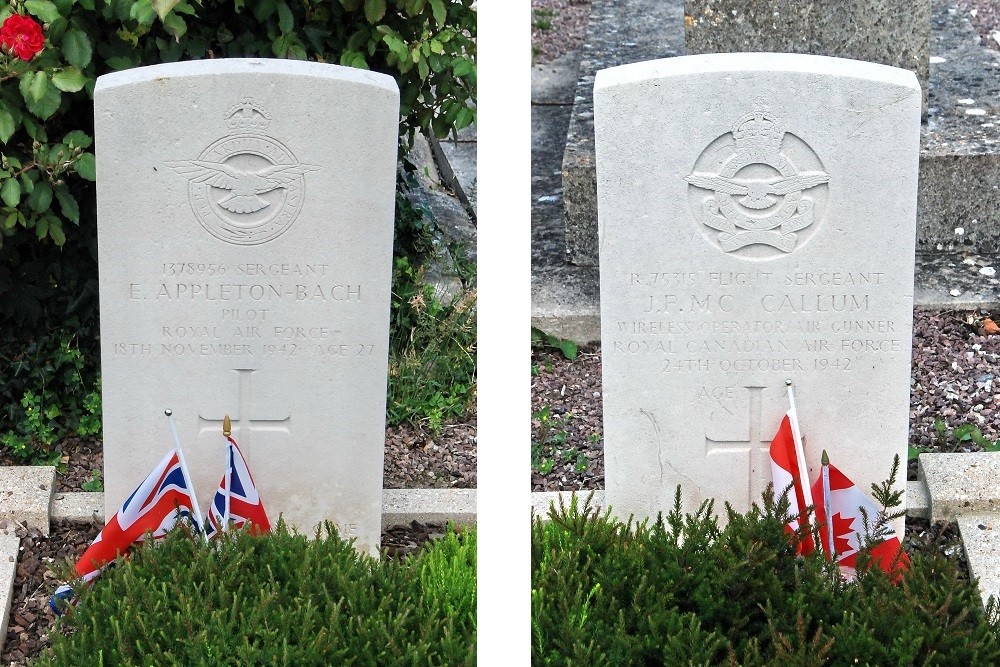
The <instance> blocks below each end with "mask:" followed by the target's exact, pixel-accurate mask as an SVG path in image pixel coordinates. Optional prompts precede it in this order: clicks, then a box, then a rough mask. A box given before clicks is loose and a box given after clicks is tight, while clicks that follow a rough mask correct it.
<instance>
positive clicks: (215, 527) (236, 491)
mask: <svg viewBox="0 0 1000 667" xmlns="http://www.w3.org/2000/svg"><path fill="white" fill-rule="evenodd" d="M226 440H228V441H229V443H228V445H227V447H228V448H229V469H228V470H227V471H226V472H225V474H223V475H222V481H221V482H219V490H218V491H216V492H215V497H214V498H213V499H212V506H211V507H210V508H209V509H208V517H207V519H206V520H205V523H206V524H207V525H206V526H205V534H206V535H208V537H210V538H211V537H214V536H215V535H217V534H218V533H220V532H223V531H224V530H225V526H226V525H227V524H226V519H227V516H228V522H229V525H231V526H232V527H234V528H239V527H241V526H244V525H246V524H250V530H251V532H254V533H267V532H270V530H271V524H270V522H269V521H268V520H267V513H266V512H265V511H264V504H263V503H262V502H261V500H260V494H259V493H257V486H256V485H255V484H254V481H253V476H252V475H251V474H250V470H249V468H247V462H246V459H244V458H243V452H241V451H240V447H239V445H237V444H236V441H235V440H233V439H232V438H230V437H228V436H227V437H226ZM227 489H228V492H227ZM227 502H228V503H229V511H228V512H227V511H226V503H227Z"/></svg>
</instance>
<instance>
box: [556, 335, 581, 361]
mask: <svg viewBox="0 0 1000 667" xmlns="http://www.w3.org/2000/svg"><path fill="white" fill-rule="evenodd" d="M559 349H560V350H562V353H563V356H564V357H566V358H567V359H569V360H570V361H573V360H574V359H576V356H577V355H578V354H579V353H580V349H579V348H578V347H577V345H576V343H574V342H573V341H571V340H565V339H563V340H560V341H559Z"/></svg>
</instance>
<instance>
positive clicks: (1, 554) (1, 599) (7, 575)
mask: <svg viewBox="0 0 1000 667" xmlns="http://www.w3.org/2000/svg"><path fill="white" fill-rule="evenodd" d="M20 547H21V540H20V538H18V537H17V536H15V535H0V651H2V650H3V647H4V643H5V641H6V639H7V620H8V618H9V616H10V604H11V601H12V600H13V597H14V577H15V575H16V574H17V555H18V551H19V549H20Z"/></svg>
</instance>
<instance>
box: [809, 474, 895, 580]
mask: <svg viewBox="0 0 1000 667" xmlns="http://www.w3.org/2000/svg"><path fill="white" fill-rule="evenodd" d="M824 467H828V468H829V477H830V499H829V501H828V502H829V505H830V507H829V514H831V515H832V516H833V519H832V521H833V524H832V525H833V533H832V534H833V538H832V539H833V551H834V553H833V554H831V553H830V545H829V544H828V543H827V542H828V539H827V535H829V534H830V533H829V532H828V531H829V525H828V524H827V508H826V507H825V504H826V501H825V502H821V503H817V505H816V522H817V523H818V524H819V526H820V531H819V533H820V535H821V536H822V538H823V539H822V540H821V541H822V543H823V551H824V552H826V553H827V555H828V556H831V557H834V556H835V557H836V563H837V565H839V566H840V569H841V571H842V572H843V573H844V575H845V576H846V577H847V578H848V579H853V578H854V574H855V568H856V561H857V557H858V551H859V550H860V549H861V544H862V537H861V536H862V535H863V534H864V532H865V522H864V518H863V517H862V508H864V512H865V514H867V515H868V524H869V527H871V526H873V525H874V524H875V522H876V521H877V520H878V514H879V511H880V509H879V507H878V506H877V505H876V504H875V501H873V500H872V499H871V498H869V497H868V496H867V495H866V494H865V493H864V492H862V491H861V489H859V488H858V486H857V485H856V484H855V483H854V482H852V481H851V480H850V479H849V478H848V477H847V475H845V474H844V473H842V472H840V470H838V469H837V468H836V467H835V466H833V465H829V466H824ZM812 492H813V495H814V496H815V497H818V498H823V497H824V494H823V475H822V474H821V475H820V477H819V479H817V480H816V483H815V484H813V488H812ZM897 556H898V557H899V558H898V560H897ZM871 557H872V562H873V563H877V564H878V566H879V567H880V568H882V570H883V571H884V572H887V573H889V574H892V573H893V572H895V573H896V574H899V573H901V572H903V571H905V570H906V569H908V568H909V566H910V557H909V556H907V555H906V552H905V551H903V550H902V543H901V542H900V539H899V536H898V535H896V533H895V531H893V532H892V533H891V534H890V535H889V536H888V537H887V538H886V540H885V541H884V542H882V543H880V544H879V545H877V546H876V547H875V548H874V549H872V551H871ZM894 566H895V570H894V569H893V568H894Z"/></svg>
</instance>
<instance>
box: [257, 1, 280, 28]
mask: <svg viewBox="0 0 1000 667" xmlns="http://www.w3.org/2000/svg"><path fill="white" fill-rule="evenodd" d="M277 8H278V3H277V2H275V0H260V1H259V2H258V3H257V6H256V7H254V8H253V17H254V18H255V19H257V20H258V21H260V22H261V23H263V22H264V21H266V20H268V19H269V18H271V16H272V15H273V14H274V11H275V10H276V9H277Z"/></svg>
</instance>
